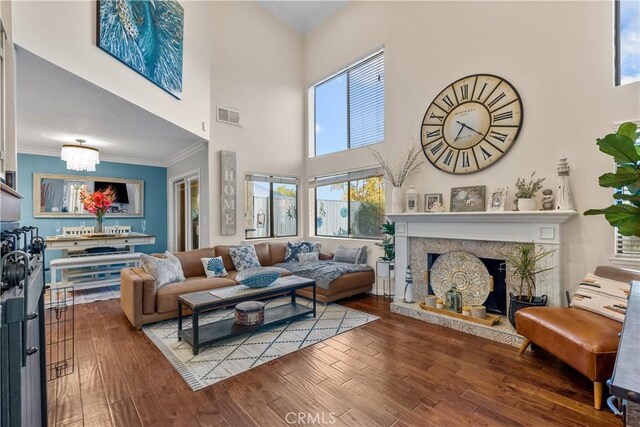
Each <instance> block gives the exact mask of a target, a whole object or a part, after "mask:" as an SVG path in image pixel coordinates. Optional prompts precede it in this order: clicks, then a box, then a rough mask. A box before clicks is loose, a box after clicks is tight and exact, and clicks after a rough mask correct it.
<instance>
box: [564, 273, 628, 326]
mask: <svg viewBox="0 0 640 427" xmlns="http://www.w3.org/2000/svg"><path fill="white" fill-rule="evenodd" d="M630 290H631V286H630V285H629V283H625V282H618V281H617V280H611V279H605V278H603V277H598V276H596V275H593V274H587V276H586V277H585V278H584V279H583V280H582V282H581V283H580V285H578V289H576V292H575V293H574V294H573V298H572V299H571V307H572V308H579V309H581V310H587V311H591V312H593V313H596V314H599V315H601V316H605V317H608V318H609V319H613V320H617V321H618V322H621V323H622V322H624V315H625V312H626V309H627V298H628V296H629V292H630Z"/></svg>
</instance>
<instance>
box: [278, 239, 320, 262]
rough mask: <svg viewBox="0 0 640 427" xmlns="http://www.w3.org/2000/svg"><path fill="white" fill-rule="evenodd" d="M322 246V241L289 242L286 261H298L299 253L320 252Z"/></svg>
mask: <svg viewBox="0 0 640 427" xmlns="http://www.w3.org/2000/svg"><path fill="white" fill-rule="evenodd" d="M320 246H321V243H320V242H295V243H291V242H288V243H287V252H286V254H285V256H284V262H289V261H298V254H306V253H309V252H320Z"/></svg>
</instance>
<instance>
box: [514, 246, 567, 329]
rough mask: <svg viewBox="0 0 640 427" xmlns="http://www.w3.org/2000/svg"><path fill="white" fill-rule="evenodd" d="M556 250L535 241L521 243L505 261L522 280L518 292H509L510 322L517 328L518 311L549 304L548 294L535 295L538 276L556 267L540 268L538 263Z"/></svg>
mask: <svg viewBox="0 0 640 427" xmlns="http://www.w3.org/2000/svg"><path fill="white" fill-rule="evenodd" d="M553 252H555V251H554V250H550V251H547V250H544V249H543V248H542V247H541V246H538V245H536V244H535V243H534V242H527V243H519V244H518V245H517V246H516V250H515V251H514V252H513V253H512V254H509V255H507V256H506V257H505V258H506V259H505V261H506V262H507V264H508V266H509V267H510V268H511V271H512V272H513V275H514V276H515V277H517V278H518V279H519V280H520V284H519V286H518V294H517V295H514V294H513V293H512V292H509V299H510V301H509V322H510V323H511V325H512V326H513V327H514V328H515V326H516V322H515V315H516V311H518V310H520V309H521V308H525V307H536V306H544V305H547V296H546V295H542V296H539V297H537V296H535V290H536V276H537V275H538V274H540V273H544V272H545V271H549V270H552V269H554V268H555V267H547V268H538V263H539V262H540V261H542V260H543V259H544V258H546V257H547V256H549V255H551V254H552V253H553Z"/></svg>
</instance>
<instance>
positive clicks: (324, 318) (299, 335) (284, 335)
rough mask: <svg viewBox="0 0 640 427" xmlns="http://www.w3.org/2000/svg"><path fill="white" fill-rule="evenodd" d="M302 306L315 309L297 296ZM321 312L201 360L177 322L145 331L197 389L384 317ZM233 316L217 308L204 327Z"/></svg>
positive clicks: (208, 351)
mask: <svg viewBox="0 0 640 427" xmlns="http://www.w3.org/2000/svg"><path fill="white" fill-rule="evenodd" d="M290 301H291V300H290V299H289V298H277V299H273V300H270V301H269V302H268V303H267V307H275V306H279V305H283V304H289V303H290ZM297 302H298V303H299V304H305V305H307V306H310V305H311V301H308V300H305V299H302V298H298V301H297ZM316 312H317V315H316V317H315V318H312V317H309V318H304V319H300V320H296V321H293V322H287V323H281V324H279V325H274V326H272V327H269V328H265V329H263V330H260V331H257V332H254V333H251V334H246V335H241V336H238V337H234V338H230V339H228V340H225V341H220V342H218V343H214V344H211V345H208V346H204V347H201V348H200V353H199V354H198V355H197V356H194V355H193V353H192V351H191V346H190V345H189V344H187V343H185V342H184V341H178V339H177V331H178V321H177V319H172V320H167V321H164V322H159V323H154V324H152V325H147V326H145V327H143V331H144V333H145V334H147V336H148V337H149V338H150V339H151V341H153V343H154V344H155V345H156V346H157V347H158V348H159V349H160V351H162V353H163V354H164V355H165V357H166V358H167V359H169V362H171V364H172V365H173V366H174V367H175V368H176V370H177V371H178V372H179V373H180V375H182V378H184V380H185V381H186V382H187V384H189V386H190V387H191V389H192V390H194V391H195V390H199V389H201V388H204V387H206V386H209V385H211V384H215V383H217V382H218V381H222V380H224V379H226V378H229V377H232V376H234V375H237V374H239V373H241V372H244V371H247V370H249V369H252V368H255V367H256V366H259V365H262V364H263V363H265V362H268V361H270V360H273V359H276V358H278V357H281V356H284V355H285V354H289V353H292V352H294V351H296V350H299V349H301V348H304V347H307V346H309V345H312V344H315V343H317V342H320V341H323V340H326V339H327V338H331V337H333V336H336V335H338V334H341V333H343V332H345V331H348V330H351V329H353V328H357V327H358V326H362V325H364V324H367V323H369V322H373V321H374V320H377V319H379V318H378V317H377V316H374V315H372V314H368V313H363V312H361V311H357V310H353V309H350V308H347V307H343V306H340V305H337V304H329V305H324V304H318V305H317V308H316ZM233 315H234V311H233V309H229V310H215V311H212V312H209V313H206V314H204V315H201V316H200V324H201V325H203V324H206V323H210V322H214V321H216V320H220V319H223V318H228V317H232V316H233ZM183 327H184V328H190V327H191V317H187V318H185V319H184V323H183Z"/></svg>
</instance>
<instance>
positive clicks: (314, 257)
mask: <svg viewBox="0 0 640 427" xmlns="http://www.w3.org/2000/svg"><path fill="white" fill-rule="evenodd" d="M319 259H320V253H319V252H309V253H306V254H298V261H299V262H314V261H318V260H319Z"/></svg>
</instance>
